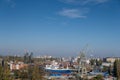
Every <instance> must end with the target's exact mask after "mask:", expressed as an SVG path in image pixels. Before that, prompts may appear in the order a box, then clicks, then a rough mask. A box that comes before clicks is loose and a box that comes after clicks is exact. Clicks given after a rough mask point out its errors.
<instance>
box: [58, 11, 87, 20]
mask: <svg viewBox="0 0 120 80" xmlns="http://www.w3.org/2000/svg"><path fill="white" fill-rule="evenodd" d="M86 13H88V9H62V10H61V11H59V12H58V14H59V15H61V16H65V17H69V18H86V16H85V14H86Z"/></svg>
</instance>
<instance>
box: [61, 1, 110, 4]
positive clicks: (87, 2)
mask: <svg viewBox="0 0 120 80" xmlns="http://www.w3.org/2000/svg"><path fill="white" fill-rule="evenodd" d="M59 1H61V2H64V3H71V4H80V5H86V4H100V3H105V2H108V1H109V0H59Z"/></svg>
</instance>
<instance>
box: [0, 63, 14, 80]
mask: <svg viewBox="0 0 120 80" xmlns="http://www.w3.org/2000/svg"><path fill="white" fill-rule="evenodd" d="M0 79H1V80H13V77H12V76H11V75H10V70H9V67H8V66H7V65H5V66H4V67H2V66H0Z"/></svg>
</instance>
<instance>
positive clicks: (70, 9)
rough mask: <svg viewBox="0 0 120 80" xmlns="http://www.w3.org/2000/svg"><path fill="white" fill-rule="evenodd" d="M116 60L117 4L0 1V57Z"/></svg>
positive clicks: (100, 0) (111, 0)
mask: <svg viewBox="0 0 120 80" xmlns="http://www.w3.org/2000/svg"><path fill="white" fill-rule="evenodd" d="M86 44H88V49H89V50H88V54H89V55H90V54H93V55H94V56H120V55H119V53H120V1H119V0H0V54H1V55H4V54H9V55H13V54H24V53H25V51H26V50H27V51H29V52H33V53H34V54H35V55H44V54H47V55H54V56H77V55H78V54H79V52H80V50H81V49H82V48H83V47H84V46H85V45H86Z"/></svg>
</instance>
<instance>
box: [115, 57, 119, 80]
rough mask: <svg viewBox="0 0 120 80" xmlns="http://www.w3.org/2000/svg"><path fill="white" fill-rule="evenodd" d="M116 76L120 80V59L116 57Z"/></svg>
mask: <svg viewBox="0 0 120 80" xmlns="http://www.w3.org/2000/svg"><path fill="white" fill-rule="evenodd" d="M114 76H115V77H117V80H120V60H118V59H116V60H115V62H114Z"/></svg>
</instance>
